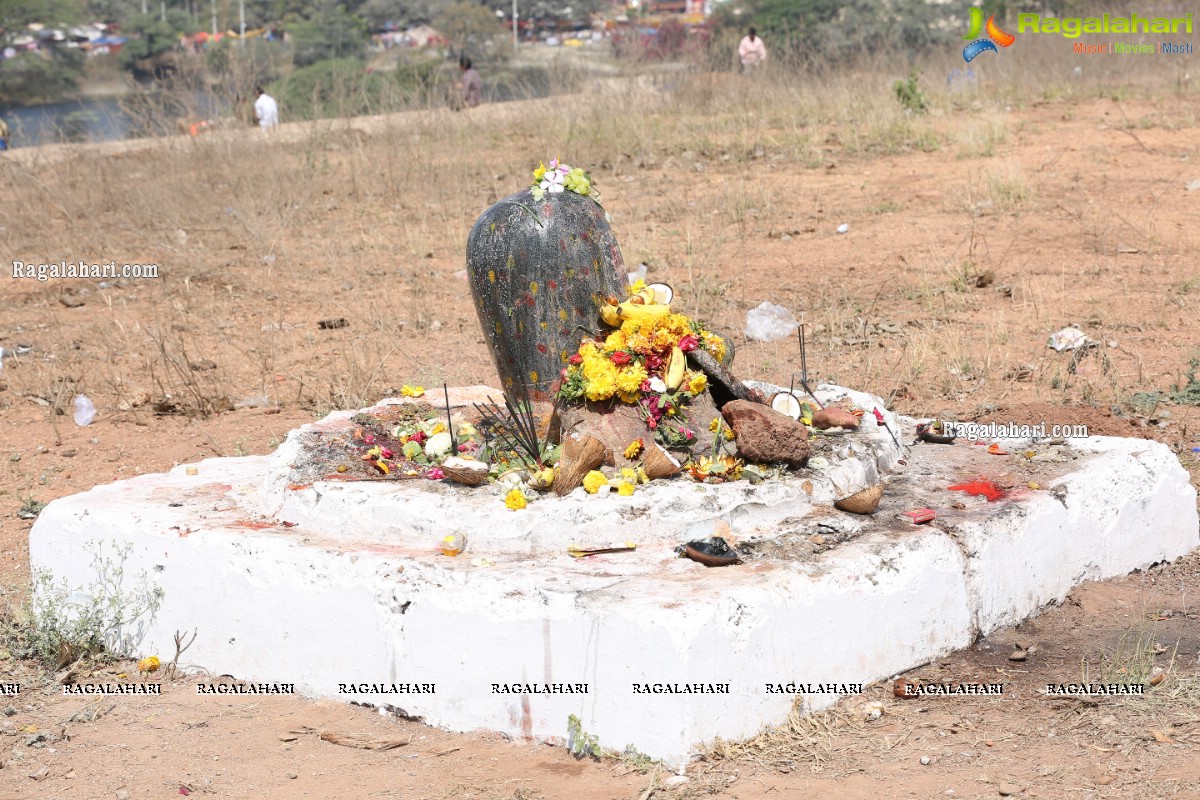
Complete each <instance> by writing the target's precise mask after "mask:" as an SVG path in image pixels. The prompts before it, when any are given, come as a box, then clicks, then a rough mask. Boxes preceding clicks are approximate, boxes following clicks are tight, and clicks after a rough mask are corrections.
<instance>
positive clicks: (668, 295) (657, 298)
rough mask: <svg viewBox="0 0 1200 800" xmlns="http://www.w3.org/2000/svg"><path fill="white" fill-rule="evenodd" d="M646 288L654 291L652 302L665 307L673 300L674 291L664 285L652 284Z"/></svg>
mask: <svg viewBox="0 0 1200 800" xmlns="http://www.w3.org/2000/svg"><path fill="white" fill-rule="evenodd" d="M646 288H647V289H653V290H654V302H656V303H660V304H662V305H664V306H666V305H670V304H671V301H672V300H674V299H675V291H674V290H673V289H672V288H671V287H670V286H668V285H667V284H665V283H652V284H650V285H649V286H647V287H646Z"/></svg>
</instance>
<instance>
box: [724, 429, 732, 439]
mask: <svg viewBox="0 0 1200 800" xmlns="http://www.w3.org/2000/svg"><path fill="white" fill-rule="evenodd" d="M725 438H726V439H728V440H729V441H731V442H732V441H733V428H726V429H725Z"/></svg>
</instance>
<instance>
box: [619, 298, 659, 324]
mask: <svg viewBox="0 0 1200 800" xmlns="http://www.w3.org/2000/svg"><path fill="white" fill-rule="evenodd" d="M670 313H671V307H670V306H664V305H662V304H660V303H655V304H654V305H648V306H647V305H640V306H639V305H635V304H633V303H621V305H619V306H617V314H618V316H620V318H621V322H625V321H628V320H637V321H638V322H639V323H644V322H654V321H656V320H659V319H661V318H662V317H665V316H666V315H667V314H670Z"/></svg>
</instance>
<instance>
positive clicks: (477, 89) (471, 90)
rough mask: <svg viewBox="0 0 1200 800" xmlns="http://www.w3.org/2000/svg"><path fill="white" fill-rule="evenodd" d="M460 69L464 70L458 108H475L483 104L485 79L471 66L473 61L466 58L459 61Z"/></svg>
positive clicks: (459, 83) (459, 89) (463, 57)
mask: <svg viewBox="0 0 1200 800" xmlns="http://www.w3.org/2000/svg"><path fill="white" fill-rule="evenodd" d="M458 68H459V69H460V70H462V78H461V79H460V80H459V82H458V92H459V106H458V107H459V108H462V107H464V106H465V107H467V108H474V107H475V106H477V105H479V104H480V103H481V102H483V79H482V78H480V77H479V73H478V72H476V71H475V67H473V66H472V65H471V59H469V58H467V57H466V56H462V57H461V58H459V59H458Z"/></svg>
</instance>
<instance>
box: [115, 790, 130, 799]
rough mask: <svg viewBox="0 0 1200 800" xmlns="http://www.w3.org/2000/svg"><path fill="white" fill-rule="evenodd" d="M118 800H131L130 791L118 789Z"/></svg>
mask: <svg viewBox="0 0 1200 800" xmlns="http://www.w3.org/2000/svg"><path fill="white" fill-rule="evenodd" d="M117 800H129V790H128V789H117Z"/></svg>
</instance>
